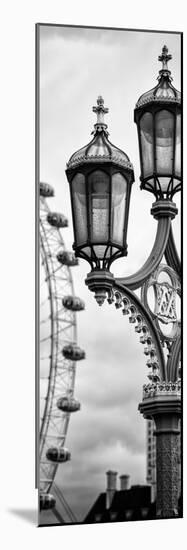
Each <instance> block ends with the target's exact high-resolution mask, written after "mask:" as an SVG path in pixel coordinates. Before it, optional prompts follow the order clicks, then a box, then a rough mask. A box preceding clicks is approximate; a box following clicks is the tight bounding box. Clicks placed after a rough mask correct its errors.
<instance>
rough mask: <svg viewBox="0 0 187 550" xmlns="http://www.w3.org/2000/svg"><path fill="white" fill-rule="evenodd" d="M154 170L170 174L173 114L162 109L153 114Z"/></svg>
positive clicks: (171, 167)
mask: <svg viewBox="0 0 187 550" xmlns="http://www.w3.org/2000/svg"><path fill="white" fill-rule="evenodd" d="M155 134H156V172H157V174H162V175H163V174H172V169H173V153H174V115H173V113H171V112H169V111H166V110H164V109H163V110H162V111H159V112H158V113H156V116H155Z"/></svg>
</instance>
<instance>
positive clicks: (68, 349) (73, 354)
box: [62, 344, 86, 361]
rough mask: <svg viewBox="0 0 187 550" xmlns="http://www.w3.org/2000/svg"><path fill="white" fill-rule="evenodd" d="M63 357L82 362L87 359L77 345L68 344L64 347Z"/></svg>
mask: <svg viewBox="0 0 187 550" xmlns="http://www.w3.org/2000/svg"><path fill="white" fill-rule="evenodd" d="M62 355H63V356H64V357H65V359H70V360H71V361H80V360H81V359H85V357H86V354H85V351H84V350H83V349H81V348H79V346H77V345H76V344H67V345H66V346H64V347H63V349H62Z"/></svg>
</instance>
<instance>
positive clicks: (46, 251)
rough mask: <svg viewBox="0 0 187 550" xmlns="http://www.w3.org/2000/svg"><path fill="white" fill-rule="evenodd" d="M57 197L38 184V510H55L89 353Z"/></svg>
mask: <svg viewBox="0 0 187 550" xmlns="http://www.w3.org/2000/svg"><path fill="white" fill-rule="evenodd" d="M53 196H54V189H53V187H52V186H51V185H49V184H47V183H40V459H39V460H40V473H39V478H40V479H39V486H40V510H49V509H55V504H56V499H55V497H54V495H53V494H51V493H50V491H51V489H52V488H55V482H54V480H55V475H56V472H57V468H58V466H59V464H61V463H64V462H67V461H68V460H70V459H71V453H70V452H69V450H68V449H67V448H65V440H66V435H67V430H68V424H69V420H70V415H71V413H73V412H76V411H79V410H80V403H79V401H77V399H75V397H74V388H75V376H76V362H77V361H80V360H82V359H84V358H85V352H84V350H82V349H81V348H80V347H79V346H78V345H77V323H76V312H77V311H81V310H84V308H85V305H84V302H83V300H81V299H80V298H78V297H76V296H75V294H74V286H73V278H72V274H71V267H73V266H76V265H78V260H77V259H76V258H75V256H74V254H73V253H72V252H68V251H67V250H66V247H65V243H64V239H63V236H62V232H61V230H62V228H65V227H67V226H68V220H67V218H66V217H65V216H64V215H63V214H59V213H57V212H52V211H51V210H50V208H49V205H48V198H50V197H53ZM56 491H57V493H58V497H59V498H60V493H59V491H58V488H57V487H56ZM53 493H54V490H53Z"/></svg>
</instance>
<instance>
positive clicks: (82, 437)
mask: <svg viewBox="0 0 187 550" xmlns="http://www.w3.org/2000/svg"><path fill="white" fill-rule="evenodd" d="M164 44H166V45H167V46H168V48H169V52H170V53H171V54H172V56H173V59H172V60H171V61H170V64H169V65H170V67H169V68H170V70H171V71H172V76H173V84H174V86H175V87H176V88H177V89H180V67H181V65H180V36H179V35H177V34H166V33H161V32H158V33H153V32H147V33H145V32H139V31H135V32H133V31H117V30H101V29H81V28H67V27H66V28H65V27H54V26H42V27H40V89H41V94H40V179H41V181H46V182H48V183H50V184H51V185H52V186H53V187H54V189H55V197H54V199H49V201H50V202H49V205H50V208H51V209H52V210H57V211H59V212H63V213H64V214H65V215H66V216H67V217H68V219H69V228H66V229H64V230H63V237H64V239H65V243H66V247H67V249H68V250H71V246H72V242H73V232H72V221H71V208H70V197H69V186H68V182H67V180H66V175H65V169H66V162H67V161H68V160H69V157H70V156H71V155H72V153H73V152H75V151H76V150H77V149H79V148H81V147H82V146H83V145H85V144H86V143H88V142H89V141H90V140H91V135H90V134H91V131H92V130H93V125H94V123H95V122H96V117H95V114H94V113H93V112H92V106H93V105H96V100H97V97H98V95H102V96H103V98H104V100H105V106H106V107H108V108H109V113H108V114H107V115H106V116H105V119H106V123H107V124H108V131H109V134H110V136H109V139H110V140H111V141H112V143H114V144H115V145H117V146H118V147H120V148H121V149H123V150H124V151H125V152H126V153H127V155H128V156H129V157H130V160H131V162H132V163H133V165H134V171H135V183H134V184H133V189H132V195H131V205H130V216H129V227H128V235H127V242H128V250H129V253H128V257H127V258H125V259H122V260H118V261H116V262H115V263H114V264H113V265H112V268H111V271H112V272H113V273H114V274H115V275H120V276H122V275H123V274H125V275H127V274H130V273H133V272H134V271H135V270H137V269H138V268H139V267H140V266H141V265H142V263H143V262H144V261H145V259H146V258H147V256H148V254H149V252H150V250H151V248H152V245H153V241H154V236H155V233H156V222H155V220H153V218H152V217H151V216H150V208H151V205H152V202H153V200H154V198H152V197H151V195H150V194H149V193H146V192H145V191H140V189H139V173H140V169H139V155H138V140H137V130H136V125H135V124H134V122H133V110H134V107H135V103H136V101H137V100H138V97H139V96H140V95H141V94H142V93H143V92H145V91H147V90H149V89H150V88H152V87H153V86H154V85H156V83H157V80H156V79H157V75H158V71H159V69H160V68H161V64H160V63H159V62H158V55H159V54H160V53H161V50H162V47H163V45H164ZM174 200H175V199H174ZM176 202H177V204H178V197H177V196H176ZM178 206H179V204H178ZM174 227H175V230H176V240H177V244H178V245H179V219H176V220H175V221H174ZM89 270H90V268H89V264H87V263H86V262H85V261H84V260H80V261H79V266H78V267H75V268H73V270H72V273H73V278H74V286H75V293H76V295H77V296H80V297H81V298H83V299H84V300H85V303H86V310H85V311H84V312H80V313H79V314H78V315H77V321H78V344H79V345H80V346H81V347H82V348H83V349H85V351H86V360H85V361H82V362H79V363H77V376H76V385H75V397H76V398H77V399H79V400H80V402H81V411H80V412H78V413H77V414H74V415H72V417H71V420H70V424H69V429H68V434H67V440H66V446H67V447H68V449H69V450H70V452H71V455H72V460H71V461H70V462H68V463H67V464H65V465H63V466H62V467H59V469H58V474H57V478H56V482H57V484H58V485H59V486H60V487H62V488H63V492H64V495H65V497H66V499H67V501H68V502H69V504H70V506H71V507H72V509H73V510H74V512H75V513H76V515H77V517H78V519H79V521H81V520H82V519H83V517H84V516H85V514H86V513H87V511H88V510H89V509H90V507H91V506H92V504H93V503H94V501H95V499H96V497H97V496H98V494H99V493H100V492H101V491H103V490H105V483H106V481H105V472H106V471H107V470H108V469H115V470H116V471H117V472H118V473H119V475H121V474H129V475H130V476H131V483H133V484H134V483H145V479H146V461H145V433H146V432H145V421H144V420H143V418H142V417H141V415H140V413H139V412H138V410H137V409H138V403H139V402H140V401H141V397H142V385H143V384H144V383H145V382H146V373H147V368H146V357H145V356H144V354H143V346H141V344H139V342H138V338H137V335H136V333H135V332H134V328H133V326H132V325H130V324H129V322H128V319H126V317H123V316H122V314H121V312H120V311H116V310H115V309H114V306H109V305H108V304H105V305H104V306H103V307H102V308H99V307H98V305H97V304H96V302H95V300H94V298H93V295H92V294H91V293H90V291H89V290H88V289H87V287H86V286H85V284H84V279H85V277H86V275H87V273H88V272H89ZM118 488H119V487H118Z"/></svg>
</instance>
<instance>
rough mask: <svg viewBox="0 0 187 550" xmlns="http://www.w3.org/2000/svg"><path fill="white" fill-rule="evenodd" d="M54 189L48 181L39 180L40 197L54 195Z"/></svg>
mask: <svg viewBox="0 0 187 550" xmlns="http://www.w3.org/2000/svg"><path fill="white" fill-rule="evenodd" d="M54 194H55V192H54V189H53V187H52V185H49V183H43V182H40V195H41V196H42V197H54Z"/></svg>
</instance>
